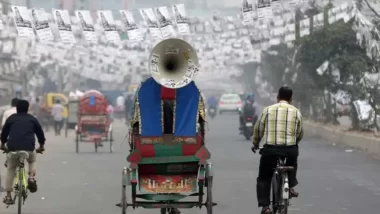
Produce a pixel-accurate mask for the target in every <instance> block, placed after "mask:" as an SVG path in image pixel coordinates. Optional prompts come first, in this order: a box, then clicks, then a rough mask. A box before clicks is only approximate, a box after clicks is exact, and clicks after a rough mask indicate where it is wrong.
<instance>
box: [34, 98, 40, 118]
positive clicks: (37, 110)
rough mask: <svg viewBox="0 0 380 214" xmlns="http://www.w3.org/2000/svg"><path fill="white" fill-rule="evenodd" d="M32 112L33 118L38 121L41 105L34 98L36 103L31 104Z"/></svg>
mask: <svg viewBox="0 0 380 214" xmlns="http://www.w3.org/2000/svg"><path fill="white" fill-rule="evenodd" d="M32 112H33V116H35V117H36V118H37V119H38V120H39V121H40V120H41V119H40V113H41V103H40V99H39V98H38V97H37V98H36V101H35V102H34V103H33V104H32ZM40 122H41V121H40Z"/></svg>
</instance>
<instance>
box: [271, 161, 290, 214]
mask: <svg viewBox="0 0 380 214" xmlns="http://www.w3.org/2000/svg"><path fill="white" fill-rule="evenodd" d="M285 163H286V158H285V157H277V167H276V168H275V170H274V173H273V178H272V211H273V214H276V213H279V214H288V207H289V205H290V203H289V199H290V197H289V195H290V194H289V189H290V188H289V179H288V176H289V175H288V174H289V172H290V171H293V170H294V167H292V166H286V165H285Z"/></svg>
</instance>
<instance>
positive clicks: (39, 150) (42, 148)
mask: <svg viewBox="0 0 380 214" xmlns="http://www.w3.org/2000/svg"><path fill="white" fill-rule="evenodd" d="M44 151H45V147H43V146H40V147H38V148H37V149H36V152H37V153H40V154H42V153H43V152H44Z"/></svg>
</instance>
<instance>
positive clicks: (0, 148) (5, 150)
mask: <svg viewBox="0 0 380 214" xmlns="http://www.w3.org/2000/svg"><path fill="white" fill-rule="evenodd" d="M0 150H2V151H3V153H7V152H8V148H7V147H6V146H5V144H1V146H0Z"/></svg>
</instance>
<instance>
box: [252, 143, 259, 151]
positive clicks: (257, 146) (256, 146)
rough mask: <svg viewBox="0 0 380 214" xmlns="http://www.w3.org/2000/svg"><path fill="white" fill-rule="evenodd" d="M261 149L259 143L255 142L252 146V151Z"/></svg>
mask: <svg viewBox="0 0 380 214" xmlns="http://www.w3.org/2000/svg"><path fill="white" fill-rule="evenodd" d="M258 149H259V145H257V144H253V146H252V148H251V150H252V152H253V153H256V151H257V150H258Z"/></svg>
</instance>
